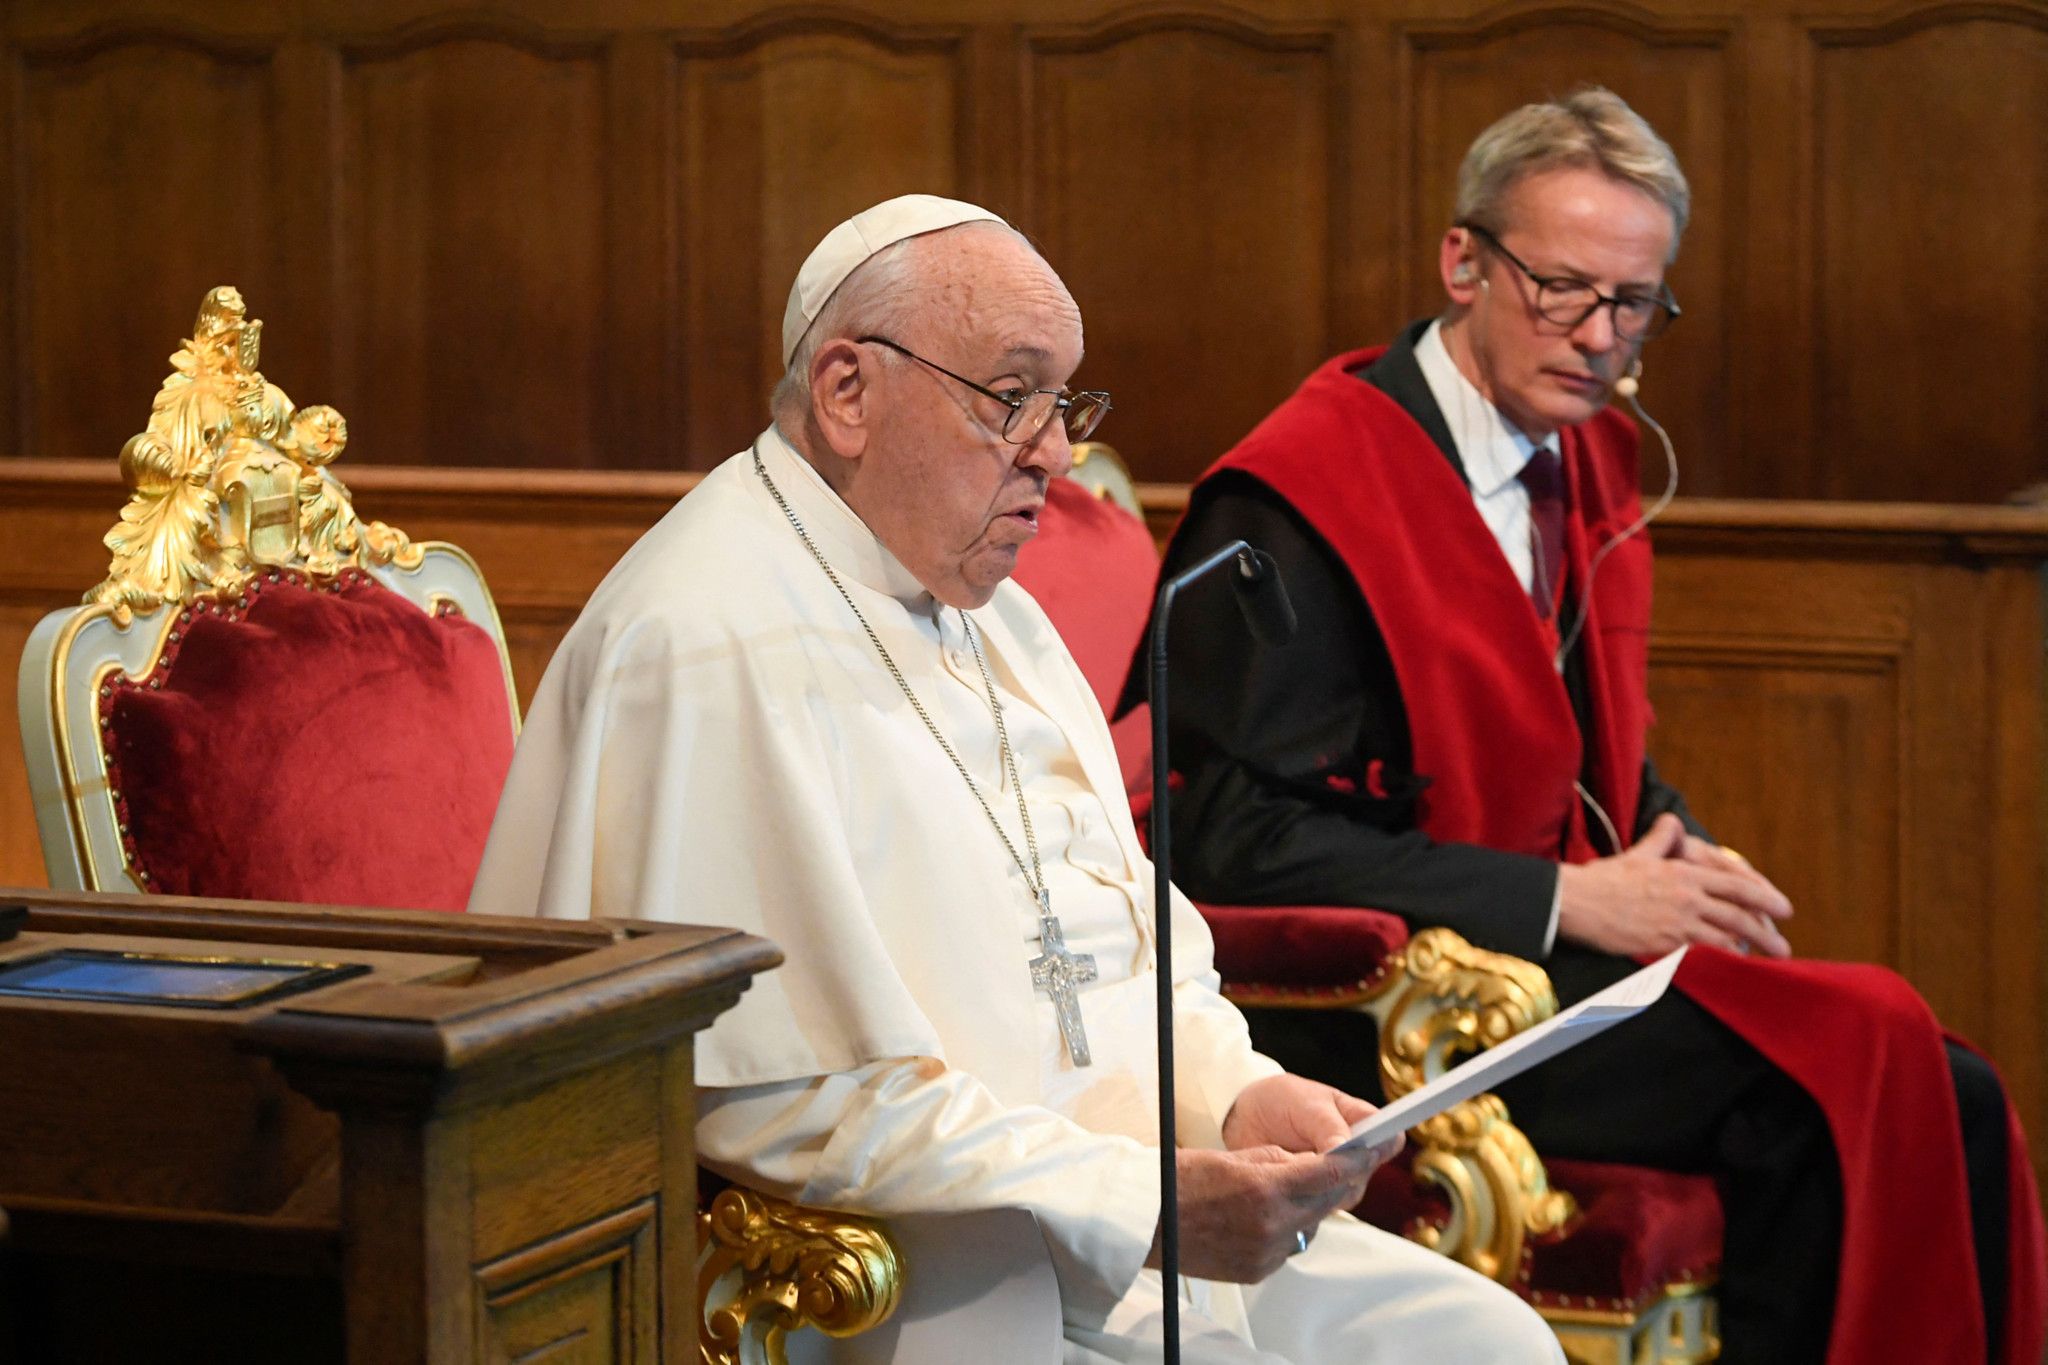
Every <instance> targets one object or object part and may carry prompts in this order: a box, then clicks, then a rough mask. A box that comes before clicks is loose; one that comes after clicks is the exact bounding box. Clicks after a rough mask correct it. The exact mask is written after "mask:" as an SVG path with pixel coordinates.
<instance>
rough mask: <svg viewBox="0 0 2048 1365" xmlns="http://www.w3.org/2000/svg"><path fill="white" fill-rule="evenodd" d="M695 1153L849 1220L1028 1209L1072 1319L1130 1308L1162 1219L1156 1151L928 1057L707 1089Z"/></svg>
mask: <svg viewBox="0 0 2048 1365" xmlns="http://www.w3.org/2000/svg"><path fill="white" fill-rule="evenodd" d="M697 1151H698V1156H699V1157H700V1159H702V1161H703V1162H704V1164H705V1165H706V1166H708V1167H710V1168H711V1169H712V1170H714V1171H717V1172H718V1173H719V1174H721V1175H725V1176H727V1177H729V1178H731V1179H734V1180H738V1181H741V1182H743V1183H745V1184H747V1185H750V1186H753V1187H755V1188H757V1189H762V1190H766V1191H767V1192H769V1193H771V1194H777V1195H781V1196H783V1197H784V1198H789V1199H794V1200H796V1201H797V1202H799V1203H804V1204H814V1205H818V1206H821V1207H826V1208H834V1209H840V1210H843V1211H845V1212H849V1213H860V1214H870V1215H874V1216H877V1217H888V1216H891V1215H906V1214H933V1213H966V1212H972V1211H976V1210H983V1209H993V1208H1021V1209H1024V1210H1026V1211H1028V1212H1030V1213H1032V1214H1033V1215H1035V1216H1036V1217H1037V1219H1038V1224H1039V1227H1040V1230H1041V1231H1042V1232H1043V1234H1044V1236H1045V1241H1046V1245H1047V1248H1048V1249H1049V1250H1050V1252H1051V1254H1052V1261H1053V1270H1054V1272H1055V1274H1056V1275H1057V1276H1058V1278H1059V1283H1060V1299H1061V1304H1062V1307H1063V1310H1064V1311H1065V1313H1066V1314H1067V1316H1068V1319H1069V1320H1070V1321H1087V1320H1089V1319H1099V1318H1101V1317H1103V1316H1106V1315H1107V1314H1108V1312H1109V1310H1110V1308H1111V1307H1113V1306H1114V1305H1115V1304H1116V1303H1117V1301H1118V1300H1120V1299H1121V1298H1123V1296H1124V1294H1125V1293H1126V1292H1128V1291H1129V1289H1130V1286H1131V1284H1132V1282H1133V1281H1135V1280H1136V1279H1137V1276H1138V1272H1139V1270H1140V1269H1142V1268H1143V1266H1144V1263H1145V1258H1146V1256H1147V1255H1148V1254H1149V1253H1150V1251H1151V1248H1152V1237H1153V1232H1154V1230H1155V1228H1156V1227H1157V1225H1158V1222H1159V1153H1158V1149H1157V1148H1154V1147H1147V1146H1145V1145H1143V1144H1142V1143H1139V1142H1137V1141H1135V1140H1134V1139H1131V1138H1125V1137H1114V1136H1105V1135H1103V1134H1099V1133H1091V1132H1089V1131H1087V1130H1086V1129H1084V1128H1081V1127H1080V1126H1078V1125H1077V1124H1075V1123H1073V1122H1072V1121H1070V1120H1068V1119H1066V1118H1063V1117H1061V1116H1060V1115H1058V1114H1055V1113H1053V1112H1052V1111H1051V1110H1049V1109H1043V1108H1037V1107H1021V1108H1020V1107H1013V1106H1008V1105H1005V1104H1003V1103H1002V1102H1001V1101H999V1100H998V1099H997V1098H996V1097H995V1096H994V1095H993V1094H992V1093H990V1091H989V1090H988V1088H987V1087H986V1086H984V1085H983V1084H982V1083H981V1082H980V1081H978V1080H976V1079H975V1078H974V1077H972V1076H970V1075H967V1074H966V1073H964V1072H960V1071H952V1070H948V1069H946V1068H945V1067H944V1065H943V1064H941V1063H939V1062H936V1061H932V1060H930V1059H922V1058H920V1059H904V1060H899V1061H884V1062H874V1063H870V1064H869V1065H866V1066H863V1067H860V1068H857V1069H855V1070H852V1071H845V1072H838V1073H834V1074H832V1075H827V1076H813V1077H808V1078H805V1079H801V1080H794V1081H783V1082H778V1083H775V1084H772V1085H760V1086H745V1087H739V1088H731V1089H707V1090H704V1091H701V1092H700V1093H699V1096H698V1108H697Z"/></svg>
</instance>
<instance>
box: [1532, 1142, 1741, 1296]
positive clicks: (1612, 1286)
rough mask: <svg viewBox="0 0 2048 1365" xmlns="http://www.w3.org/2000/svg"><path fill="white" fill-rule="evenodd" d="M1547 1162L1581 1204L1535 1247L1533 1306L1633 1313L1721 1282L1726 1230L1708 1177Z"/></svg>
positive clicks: (1560, 1186) (1556, 1182) (1552, 1173)
mask: <svg viewBox="0 0 2048 1365" xmlns="http://www.w3.org/2000/svg"><path fill="white" fill-rule="evenodd" d="M1543 1164H1544V1167H1545V1169H1547V1170H1548V1171H1549V1172H1550V1180H1551V1183H1552V1184H1553V1185H1554V1186H1555V1187H1556V1188H1558V1189H1561V1190H1569V1191H1570V1192H1571V1194H1572V1197H1573V1198H1575V1199H1577V1200H1578V1201H1579V1219H1578V1221H1577V1222H1575V1223H1574V1224H1573V1225H1572V1226H1571V1227H1570V1228H1569V1229H1567V1231H1566V1235H1565V1236H1564V1237H1562V1238H1553V1239H1550V1240H1547V1241H1544V1242H1541V1243H1539V1244H1537V1245H1536V1246H1534V1247H1532V1248H1531V1249H1530V1255H1529V1281H1528V1296H1529V1298H1530V1300H1531V1301H1533V1302H1535V1303H1537V1304H1539V1305H1542V1306H1556V1307H1571V1308H1585V1307H1593V1308H1615V1307H1621V1306H1624V1305H1626V1306H1627V1307H1629V1308H1631V1309H1635V1308H1641V1307H1643V1306H1644V1305H1646V1304H1648V1303H1649V1302H1650V1301H1651V1300H1653V1299H1654V1298H1656V1297H1657V1296H1658V1295H1659V1294H1660V1293H1662V1292H1663V1290H1664V1289H1665V1288H1666V1287H1667V1286H1669V1285H1673V1284H1686V1283H1690V1284H1697V1283H1704V1282H1710V1281H1712V1280H1714V1279H1717V1278H1718V1277H1719V1276H1720V1273H1721V1235H1722V1232H1723V1230H1724V1227H1725V1224H1724V1222H1723V1219H1722V1215H1721V1196H1720V1194H1719V1192H1718V1191H1716V1189H1715V1188H1714V1182H1713V1180H1712V1179H1711V1178H1710V1177H1708V1176H1703V1175H1682V1174H1680V1173H1678V1172H1676V1171H1658V1170H1652V1169H1650V1168H1649V1167H1647V1166H1618V1165H1610V1164H1608V1163H1606V1162H1600V1161H1567V1160H1565V1159H1564V1158H1562V1157H1555V1158H1551V1159H1548V1160H1546V1161H1545V1162H1544V1163H1543Z"/></svg>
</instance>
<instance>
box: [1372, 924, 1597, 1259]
mask: <svg viewBox="0 0 2048 1365" xmlns="http://www.w3.org/2000/svg"><path fill="white" fill-rule="evenodd" d="M1405 968H1406V970H1405V972H1404V973H1403V974H1402V975H1401V976H1400V977H1399V978H1398V980H1399V985H1398V986H1397V987H1396V988H1395V989H1394V999H1393V1001H1392V1003H1391V1005H1390V1006H1389V1008H1388V1011H1387V1015H1386V1019H1385V1023H1384V1025H1383V1026H1382V1029H1381V1034H1380V1080H1381V1083H1382V1084H1383V1085H1384V1086H1385V1087H1386V1093H1387V1097H1388V1098H1389V1099H1394V1098H1398V1097H1399V1096H1401V1095H1405V1094H1407V1093H1408V1092H1409V1091H1411V1090H1414V1089H1416V1088H1417V1087H1419V1086H1421V1085H1423V1084H1425V1083H1426V1082H1428V1081H1430V1080H1433V1079H1434V1078H1435V1077H1437V1076H1439V1075H1441V1074H1443V1072H1445V1071H1446V1070H1448V1069H1449V1068H1450V1067H1451V1066H1453V1065H1454V1064H1455V1063H1456V1062H1457V1060H1458V1058H1459V1057H1461V1056H1463V1055H1464V1054H1466V1053H1469V1052H1473V1051H1476V1050H1478V1049H1481V1048H1488V1047H1492V1046H1493V1045H1494V1044H1496V1043H1500V1042H1504V1041H1506V1040H1507V1039H1509V1038H1512V1037H1514V1036H1515V1035H1516V1034H1518V1033H1520V1032H1521V1031H1522V1030H1524V1029H1526V1028H1529V1027H1530V1026H1532V1025H1534V1024H1538V1023H1541V1022H1542V1021H1543V1020H1545V1019H1548V1018H1549V1017H1550V1016H1551V1015H1552V1014H1555V1013H1556V1012H1557V995H1556V993H1555V992H1554V991H1552V989H1551V986H1550V978H1549V977H1548V976H1547V975H1545V973H1544V971H1543V969H1542V968H1541V967H1538V966H1536V965H1535V964H1534V963H1530V962H1524V961H1522V960H1521V959H1520V958H1515V957H1508V956H1506V955H1505V954H1502V953H1490V952H1487V951H1485V950H1484V949H1481V948H1474V947H1473V946H1472V945H1471V944H1469V943H1467V942H1466V941H1465V940H1464V939H1462V938H1460V937H1459V936H1458V935H1457V934H1455V933H1453V932H1451V931H1450V930H1448V929H1426V930H1424V931H1423V932H1421V933H1419V934H1417V935H1416V936H1415V937H1414V938H1413V939H1411V940H1410V941H1409V944H1408V948H1407V952H1406V955H1405ZM1414 1136H1415V1139H1416V1148H1417V1152H1416V1157H1415V1162H1414V1166H1413V1171H1414V1176H1415V1179H1416V1180H1417V1181H1418V1182H1419V1183H1424V1184H1429V1185H1433V1186H1435V1187H1436V1188H1437V1189H1438V1190H1439V1191H1440V1192H1441V1193H1442V1194H1443V1195H1444V1197H1445V1198H1446V1199H1447V1200H1448V1201H1449V1203H1450V1208H1451V1217H1450V1221H1449V1222H1448V1223H1447V1224H1445V1225H1444V1226H1443V1227H1441V1228H1438V1227H1433V1226H1426V1227H1421V1228H1417V1229H1415V1230H1414V1231H1412V1232H1411V1233H1410V1235H1411V1236H1413V1237H1414V1238H1415V1239H1416V1240H1417V1241H1419V1242H1421V1243H1422V1244H1423V1245H1424V1246H1428V1247H1432V1248H1434V1249H1436V1250H1438V1251H1441V1252H1443V1253H1444V1254H1445V1255H1447V1256H1451V1257H1453V1258H1455V1259H1456V1260H1458V1261H1461V1262H1463V1263H1464V1264H1465V1265H1467V1266H1470V1267H1471V1268H1472V1269H1474V1270H1476V1271H1478V1272H1479V1273H1480V1274H1482V1275H1485V1276H1487V1277H1489V1278H1491V1279H1496V1280H1500V1281H1502V1282H1504V1283H1506V1282H1512V1281H1513V1280H1514V1278H1515V1277H1516V1275H1518V1274H1519V1273H1520V1270H1521V1260H1522V1248H1523V1246H1524V1244H1525V1243H1526V1241H1527V1239H1528V1238H1529V1237H1531V1236H1541V1235H1543V1234H1546V1233H1551V1232H1555V1231H1558V1230H1559V1229H1561V1228H1563V1227H1564V1226H1565V1225H1566V1224H1567V1223H1569V1222H1570V1221H1571V1219H1572V1218H1573V1217H1575V1216H1576V1214H1577V1209H1576V1207H1575V1205H1574V1204H1573V1201H1572V1197H1571V1196H1570V1195H1569V1194H1566V1193H1565V1192H1564V1191H1562V1190H1553V1189H1551V1188H1550V1181H1549V1177H1548V1175H1547V1174H1546V1173H1545V1172H1544V1169H1543V1163H1542V1161H1541V1160H1540V1159H1539V1158H1538V1157H1537V1155H1536V1151H1535V1149H1534V1148H1533V1147H1532V1146H1530V1144H1529V1139H1528V1138H1527V1137H1526V1136H1524V1135H1523V1133H1522V1130H1521V1129H1519V1128H1517V1127H1515V1125H1514V1124H1513V1123H1512V1122H1510V1121H1509V1119H1508V1111H1507V1106H1506V1105H1505V1104H1503V1103H1502V1102H1501V1100H1500V1098H1499V1097H1498V1096H1495V1095H1480V1096H1478V1097H1476V1098H1474V1099H1470V1100H1466V1101H1464V1102H1463V1103H1461V1104H1458V1105H1455V1106H1453V1107H1452V1108H1450V1109H1448V1110H1446V1111H1445V1112H1443V1113H1442V1114H1439V1115H1437V1116H1436V1117H1435V1118H1433V1119H1430V1120H1428V1121H1427V1122H1426V1123H1423V1124H1422V1125H1420V1126H1419V1127H1418V1128H1417V1129H1416V1130H1415V1134H1414Z"/></svg>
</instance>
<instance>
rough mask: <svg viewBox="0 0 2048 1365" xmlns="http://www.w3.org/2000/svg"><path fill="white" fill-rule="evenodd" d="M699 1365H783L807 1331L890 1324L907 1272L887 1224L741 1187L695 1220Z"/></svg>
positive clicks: (846, 1331)
mask: <svg viewBox="0 0 2048 1365" xmlns="http://www.w3.org/2000/svg"><path fill="white" fill-rule="evenodd" d="M697 1244H698V1252H697V1290H698V1296H699V1298H700V1299H701V1301H702V1303H703V1312H704V1317H703V1323H702V1331H701V1332H700V1333H699V1342H700V1347H699V1358H700V1360H701V1361H702V1365H784V1362H785V1356H784V1347H783V1338H784V1337H786V1336H787V1335H788V1334H789V1333H790V1332H792V1331H795V1330H797V1329H799V1328H803V1327H815V1328H817V1329H818V1330H819V1331H821V1332H823V1333H825V1334H826V1335H827V1336H833V1337H850V1336H854V1335H857V1334H858V1333H861V1332H865V1331H867V1330H868V1329H869V1328H870V1327H874V1326H877V1325H879V1324H880V1323H882V1322H885V1321H887V1320H888V1317H889V1315H890V1314H891V1313H894V1312H895V1311H896V1304H897V1301H898V1299H900V1298H901V1297H902V1293H903V1267H902V1263H901V1260H900V1259H899V1258H898V1256H897V1254H896V1247H895V1244H894V1243H892V1242H891V1241H890V1240H889V1234H888V1232H887V1230H886V1229H885V1228H883V1226H882V1225H881V1224H880V1223H877V1222H874V1221H872V1220H871V1219H866V1218H857V1217H855V1216H854V1215H852V1214H847V1213H834V1212H831V1211H830V1210H827V1209H811V1208H805V1207H803V1206H802V1205H799V1204H792V1203H789V1202H788V1201H786V1200H782V1199H776V1198H774V1197H772V1196H770V1195H765V1194H761V1193H759V1192H758V1191H755V1190H749V1189H743V1188H741V1187H739V1186H734V1187H732V1188H730V1189H727V1190H724V1191H722V1192H721V1193H720V1194H719V1195H718V1197H717V1198H715V1199H713V1200H712V1201H711V1205H710V1207H709V1208H704V1209H699V1210H698V1212H697Z"/></svg>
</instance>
